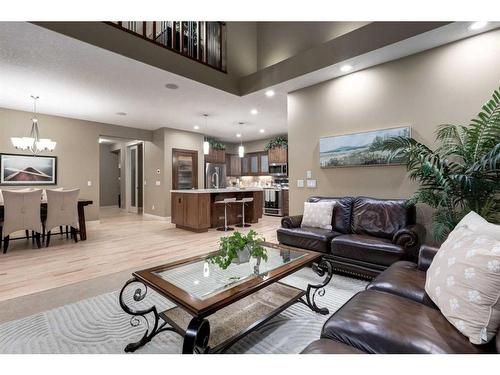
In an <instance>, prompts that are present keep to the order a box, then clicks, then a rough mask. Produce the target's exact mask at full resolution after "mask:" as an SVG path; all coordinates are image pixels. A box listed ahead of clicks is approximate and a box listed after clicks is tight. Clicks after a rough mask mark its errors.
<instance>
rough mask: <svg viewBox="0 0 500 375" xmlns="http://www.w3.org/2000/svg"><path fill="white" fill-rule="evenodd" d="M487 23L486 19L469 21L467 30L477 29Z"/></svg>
mask: <svg viewBox="0 0 500 375" xmlns="http://www.w3.org/2000/svg"><path fill="white" fill-rule="evenodd" d="M487 24H488V22H486V21H476V22H473V23H471V25H470V26H469V30H479V29H482V28H483V27H485V26H486V25H487Z"/></svg>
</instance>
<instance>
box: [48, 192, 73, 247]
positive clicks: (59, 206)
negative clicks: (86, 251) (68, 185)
mask: <svg viewBox="0 0 500 375" xmlns="http://www.w3.org/2000/svg"><path fill="white" fill-rule="evenodd" d="M46 194H47V219H46V220H45V223H44V226H45V230H46V231H47V234H46V237H47V239H46V246H49V243H50V232H51V230H52V229H53V228H55V227H61V226H64V225H67V226H69V227H70V228H71V236H72V237H73V239H74V240H75V242H78V237H77V232H78V230H77V226H78V196H79V195H80V189H72V190H47V191H46Z"/></svg>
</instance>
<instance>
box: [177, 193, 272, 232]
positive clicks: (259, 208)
mask: <svg viewBox="0 0 500 375" xmlns="http://www.w3.org/2000/svg"><path fill="white" fill-rule="evenodd" d="M244 197H252V198H253V199H254V200H253V202H249V203H247V205H246V206H245V222H247V223H257V222H258V220H259V219H260V218H262V214H263V199H264V197H263V192H262V191H241V190H238V191H234V192H221V193H219V192H216V193H215V192H210V193H208V192H207V193H204V192H202V191H200V192H189V193H181V192H172V193H171V199H172V214H171V218H172V223H173V224H175V225H176V227H177V228H181V229H186V230H190V231H193V232H206V231H208V229H209V228H217V227H219V226H222V225H223V222H224V205H223V204H216V203H215V202H216V201H218V200H223V199H224V198H236V200H240V199H241V198H244ZM241 205H242V204H241V203H236V202H234V203H230V204H228V206H227V216H228V224H229V225H235V224H239V223H241V212H242V207H241Z"/></svg>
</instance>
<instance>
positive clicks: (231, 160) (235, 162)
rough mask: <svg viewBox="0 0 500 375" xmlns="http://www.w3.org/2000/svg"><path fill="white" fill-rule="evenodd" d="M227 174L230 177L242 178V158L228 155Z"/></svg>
mask: <svg viewBox="0 0 500 375" xmlns="http://www.w3.org/2000/svg"><path fill="white" fill-rule="evenodd" d="M226 174H227V175H228V176H233V177H239V176H241V158H240V157H239V156H238V155H233V154H226Z"/></svg>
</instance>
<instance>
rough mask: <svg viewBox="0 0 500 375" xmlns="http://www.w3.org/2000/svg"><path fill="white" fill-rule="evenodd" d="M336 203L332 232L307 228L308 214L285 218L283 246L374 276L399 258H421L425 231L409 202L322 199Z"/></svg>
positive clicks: (280, 232) (314, 199) (281, 235)
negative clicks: (318, 254)
mask: <svg viewBox="0 0 500 375" xmlns="http://www.w3.org/2000/svg"><path fill="white" fill-rule="evenodd" d="M308 201H309V202H318V201H334V202H335V206H334V209H333V210H334V214H333V217H332V230H327V229H321V228H310V227H304V228H302V227H301V222H302V215H299V216H289V217H285V218H283V219H282V220H281V228H280V229H278V233H277V236H278V241H279V242H280V243H282V244H285V245H289V246H295V247H300V248H303V249H309V250H314V251H319V252H322V253H325V256H326V257H327V258H328V259H330V260H331V261H332V263H333V265H334V268H335V270H336V271H340V272H344V273H348V274H351V275H355V276H360V277H364V278H373V277H375V276H377V275H378V274H379V273H380V272H382V271H383V270H385V269H386V268H387V267H389V266H390V265H391V264H393V263H395V262H397V261H399V260H406V259H409V260H416V258H417V255H416V252H417V251H418V247H419V245H420V241H421V239H422V238H423V236H424V234H425V232H424V229H423V227H422V226H421V225H419V224H416V213H415V207H414V206H411V205H408V204H407V201H406V200H404V199H376V198H368V197H317V196H313V197H310V198H309V199H308Z"/></svg>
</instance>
